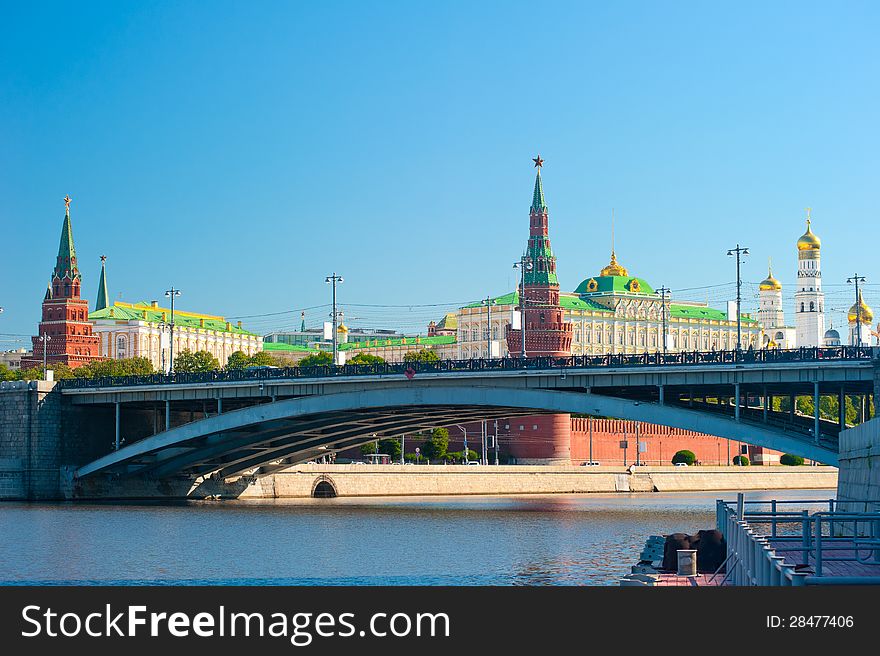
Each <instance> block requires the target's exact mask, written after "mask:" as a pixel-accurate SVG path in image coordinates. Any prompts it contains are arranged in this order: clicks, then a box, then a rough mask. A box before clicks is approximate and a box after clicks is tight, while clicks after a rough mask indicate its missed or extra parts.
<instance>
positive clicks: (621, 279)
mask: <svg viewBox="0 0 880 656" xmlns="http://www.w3.org/2000/svg"><path fill="white" fill-rule="evenodd" d="M591 280H595V281H596V289H595V291H588V287H589V284H590V281H591ZM633 280H637V281H638V284H639V290H638V291H632V290H631V289H630V287H631V285H632V281H633ZM609 292H617V293H619V294H641V295H651V294H656V293H657V292H655V291H654V288H653V287H651V285H649V284H648V283H647V281H645V279H644V278H638V277H636V276H593V277H591V278H587V279H586V280H584V281H583V282H581V284H580V285H578V286H577V289H575V290H574V293H575V294H601V293H606V294H607V293H609Z"/></svg>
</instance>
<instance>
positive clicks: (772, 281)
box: [758, 271, 782, 292]
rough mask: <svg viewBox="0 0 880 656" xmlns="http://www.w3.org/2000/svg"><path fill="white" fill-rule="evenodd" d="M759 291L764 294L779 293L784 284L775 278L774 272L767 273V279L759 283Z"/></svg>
mask: <svg viewBox="0 0 880 656" xmlns="http://www.w3.org/2000/svg"><path fill="white" fill-rule="evenodd" d="M758 289H760V290H761V291H762V292H768V291H773V292H778V291H779V290H780V289H782V283H781V282H779V281H778V280H777V279H776V278H774V277H773V271H767V277H766V278H764V279H763V280H762V281H761V282H760V283H758Z"/></svg>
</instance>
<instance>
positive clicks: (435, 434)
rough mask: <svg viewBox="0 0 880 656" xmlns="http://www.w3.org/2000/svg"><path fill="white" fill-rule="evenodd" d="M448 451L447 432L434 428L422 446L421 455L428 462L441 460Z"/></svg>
mask: <svg viewBox="0 0 880 656" xmlns="http://www.w3.org/2000/svg"><path fill="white" fill-rule="evenodd" d="M448 449H449V431H448V430H446V429H445V428H435V429H434V430H432V431H431V435H430V437H429V438H428V439H427V440H425V443H424V444H422V453H423V454H424V456H425V457H426V458H427V459H428V460H442V459H443V458H444V457H445V456H446V451H447V450H448Z"/></svg>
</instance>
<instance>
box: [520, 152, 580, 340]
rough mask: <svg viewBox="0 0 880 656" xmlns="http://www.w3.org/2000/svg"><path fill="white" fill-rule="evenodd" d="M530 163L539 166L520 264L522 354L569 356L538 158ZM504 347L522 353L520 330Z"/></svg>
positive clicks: (568, 337) (569, 332) (568, 326)
mask: <svg viewBox="0 0 880 656" xmlns="http://www.w3.org/2000/svg"><path fill="white" fill-rule="evenodd" d="M532 161H534V162H535V166H536V167H538V175H537V176H536V177H535V191H534V194H533V195H532V207H531V209H530V211H529V243H528V247H527V249H526V254H525V256H524V257H523V259H522V261H521V264H522V265H523V266H524V267H525V272H524V274H523V283H524V284H522V285H520V290H519V296H520V314H521V317H522V321H523V324H524V325H525V328H526V339H525V342H526V343H525V355H526V356H527V357H534V356H540V355H554V356H566V355H571V337H572V325H571V324H570V323H565V320H564V316H565V314H564V312H563V310H562V307H561V306H560V305H559V280H557V278H556V257H555V256H554V255H553V251H552V250H551V249H550V237H549V227H550V221H549V217H548V212H547V204H546V203H545V202H544V185H543V184H542V183H541V166H542V165H543V164H544V160H542V159H541V156H540V155H538V156H537V157H535V158H534V159H533V160H532ZM507 348H508V350H509V351H510V354H511V355H521V354H523V346H522V330H521V329H512V328H510V327H508V330H507Z"/></svg>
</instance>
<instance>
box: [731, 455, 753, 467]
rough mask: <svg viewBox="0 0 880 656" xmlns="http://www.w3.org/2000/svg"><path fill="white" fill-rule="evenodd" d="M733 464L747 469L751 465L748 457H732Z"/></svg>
mask: <svg viewBox="0 0 880 656" xmlns="http://www.w3.org/2000/svg"><path fill="white" fill-rule="evenodd" d="M733 464H734V465H740V466H741V467H748V466H749V465H750V464H751V463H750V462H749V457H748V456H733Z"/></svg>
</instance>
